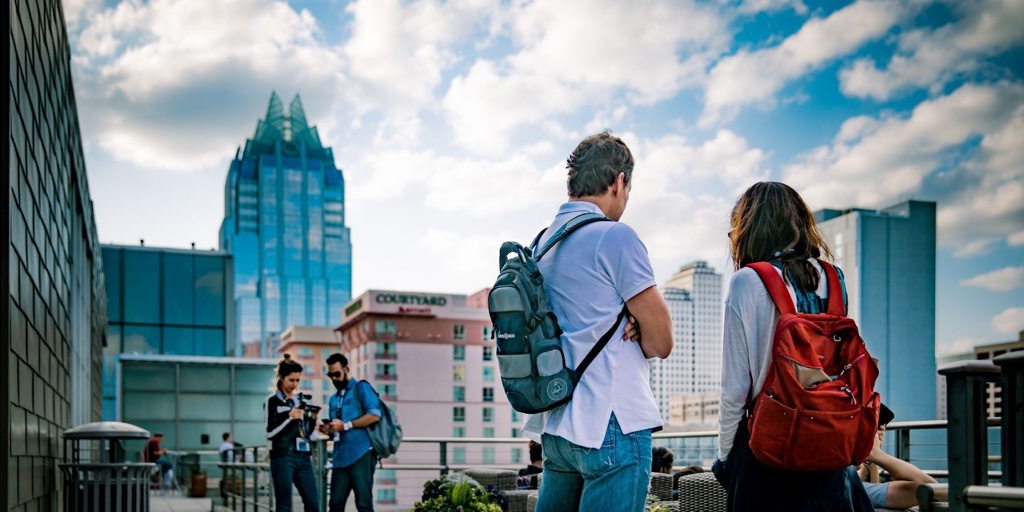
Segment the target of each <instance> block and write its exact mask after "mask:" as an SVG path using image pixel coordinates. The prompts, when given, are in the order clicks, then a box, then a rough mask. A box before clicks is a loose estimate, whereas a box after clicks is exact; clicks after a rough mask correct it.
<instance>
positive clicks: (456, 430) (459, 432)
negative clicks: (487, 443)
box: [452, 427, 466, 437]
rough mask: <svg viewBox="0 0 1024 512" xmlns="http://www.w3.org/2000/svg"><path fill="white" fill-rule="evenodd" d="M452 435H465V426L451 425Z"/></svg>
mask: <svg viewBox="0 0 1024 512" xmlns="http://www.w3.org/2000/svg"><path fill="white" fill-rule="evenodd" d="M452 437H466V427H452Z"/></svg>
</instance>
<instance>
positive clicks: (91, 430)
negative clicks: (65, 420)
mask: <svg viewBox="0 0 1024 512" xmlns="http://www.w3.org/2000/svg"><path fill="white" fill-rule="evenodd" d="M125 439H149V431H147V430H145V429H142V428H139V427H136V426H135V425H130V424H128V423H121V422H117V421H100V422H96V423H87V424H85V425H79V426H77V427H74V428H70V429H68V430H65V431H64V454H65V457H67V462H65V463H64V464H61V465H60V470H61V473H62V475H63V477H64V512H145V511H148V510H149V476H150V474H152V473H153V472H154V471H155V470H156V464H152V463H138V462H126V461H125V450H124V440H125Z"/></svg>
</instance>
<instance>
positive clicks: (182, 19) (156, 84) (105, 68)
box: [72, 0, 345, 171]
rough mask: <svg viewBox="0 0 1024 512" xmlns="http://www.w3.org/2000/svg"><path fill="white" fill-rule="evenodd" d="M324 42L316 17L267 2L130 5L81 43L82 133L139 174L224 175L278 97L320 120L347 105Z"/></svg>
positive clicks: (87, 32)
mask: <svg viewBox="0 0 1024 512" xmlns="http://www.w3.org/2000/svg"><path fill="white" fill-rule="evenodd" d="M240 12H244V13H245V15H246V19H245V22H244V23H240V22H237V16H238V14H239V13H240ZM319 31H320V28H319V26H318V25H317V22H316V20H315V19H314V18H313V16H312V15H311V14H310V13H309V12H308V11H300V12H296V11H294V10H292V9H291V8H290V7H289V6H288V5H287V4H285V3H282V2H272V1H269V0H224V1H218V2H207V1H205V0H183V1H169V0H156V1H153V2H150V3H146V4H142V3H134V2H122V3H121V4H119V5H118V6H116V7H115V8H112V9H106V10H102V11H98V12H96V13H94V14H92V15H91V17H90V23H89V24H88V26H86V27H85V28H84V29H83V30H82V31H81V33H80V34H77V36H76V35H74V34H72V41H73V48H74V50H75V54H76V55H75V60H74V62H75V84H76V89H77V91H79V92H78V94H77V97H78V101H79V105H80V106H81V108H82V124H83V128H82V132H83V133H84V134H86V135H87V137H88V138H89V139H92V140H94V141H95V142H97V143H98V145H99V146H100V147H102V148H103V149H104V150H105V151H106V152H107V153H109V154H110V155H111V156H113V157H114V158H115V159H117V160H119V161H121V162H128V163H131V164H134V165H138V166H140V167H142V168H149V169H154V168H155V169H170V170H188V171H195V170H199V169H206V168H209V167H211V166H214V165H217V164H221V165H222V163H223V161H224V160H226V159H227V158H228V157H229V156H230V154H231V149H233V148H234V147H235V146H237V145H238V144H239V142H240V141H242V140H244V136H245V134H246V133H245V132H243V131H240V130H239V127H240V126H245V127H246V131H248V130H249V129H251V127H252V126H254V123H253V121H254V119H253V117H254V116H253V114H254V113H259V112H261V109H262V108H264V106H265V105H266V101H267V99H268V97H269V92H270V91H271V90H273V89H279V86H281V85H283V84H287V85H289V86H291V85H292V84H302V91H301V93H302V94H303V97H304V98H305V100H306V105H307V106H309V105H316V110H317V111H323V110H327V111H330V110H332V109H333V108H336V105H337V103H338V102H341V101H344V99H345V98H344V96H341V95H338V94H337V91H339V90H344V88H343V87H342V84H343V83H344V78H343V76H342V75H341V74H340V70H341V67H342V63H341V59H340V58H339V57H338V56H337V55H336V54H335V53H334V52H333V51H331V49H329V48H327V47H326V46H324V45H322V44H321V43H320V42H319V39H318V38H319ZM282 77H287V80H286V81H283V80H282ZM279 90H280V89H279ZM282 92H283V91H282ZM310 100H312V101H310ZM286 101H287V98H286ZM318 117H321V116H311V118H312V120H314V121H315V120H316V118H318ZM87 143H88V141H87Z"/></svg>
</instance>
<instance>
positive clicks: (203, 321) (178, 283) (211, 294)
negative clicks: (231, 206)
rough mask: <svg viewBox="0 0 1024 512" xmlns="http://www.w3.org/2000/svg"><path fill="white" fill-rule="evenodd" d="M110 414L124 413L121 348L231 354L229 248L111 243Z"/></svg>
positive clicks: (107, 261) (107, 268) (106, 402)
mask: <svg viewBox="0 0 1024 512" xmlns="http://www.w3.org/2000/svg"><path fill="white" fill-rule="evenodd" d="M102 251H103V269H104V272H105V273H106V292H107V298H108V305H107V316H108V320H107V345H106V347H105V348H104V350H103V417H104V419H108V420H113V419H115V418H116V417H117V411H116V410H115V407H114V405H115V402H116V401H117V386H116V382H115V374H114V372H115V370H116V368H117V361H116V360H117V358H118V357H119V356H120V355H121V354H165V355H178V356H208V357H223V356H225V355H227V354H228V351H229V349H231V348H234V339H235V337H234V329H235V322H234V301H233V300H232V290H233V287H232V285H231V280H232V273H233V272H232V259H231V256H230V255H229V254H227V253H226V252H222V251H197V250H194V249H192V250H190V249H167V248H153V247H145V246H143V245H139V246H124V245H104V246H102Z"/></svg>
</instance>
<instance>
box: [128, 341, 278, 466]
mask: <svg viewBox="0 0 1024 512" xmlns="http://www.w3.org/2000/svg"><path fill="white" fill-rule="evenodd" d="M275 365H276V362H275V361H274V360H272V359H243V358H233V357H205V356H174V355H150V354H144V355H133V354H125V355H123V356H121V357H120V358H118V359H117V369H116V375H117V378H116V385H117V391H118V401H117V406H116V409H117V415H116V416H117V417H116V420H117V421H123V422H125V423H130V424H132V425H137V426H139V427H142V428H144V429H146V430H148V431H150V432H151V433H156V432H160V433H162V434H164V441H163V443H162V444H163V447H164V448H168V449H170V450H174V451H179V452H188V453H196V452H197V451H203V450H207V451H209V450H216V449H217V448H218V446H220V444H221V440H222V436H223V434H224V433H225V432H230V433H231V434H232V435H233V436H234V441H235V442H236V443H240V444H242V445H244V446H263V445H265V444H266V442H267V436H266V423H264V417H263V404H264V403H265V401H266V398H267V395H269V394H270V392H271V391H270V390H271V388H272V387H273V382H274V370H275ZM143 445H144V441H134V442H129V443H128V444H127V445H126V448H127V449H128V451H129V453H130V455H131V456H130V458H140V457H141V450H142V448H143ZM170 457H171V458H174V456H173V455H172V456H170ZM254 462H255V461H254ZM203 469H204V470H205V471H207V472H209V474H210V476H211V477H219V476H220V469H219V468H217V467H214V466H209V467H205V466H204V468H203Z"/></svg>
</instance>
